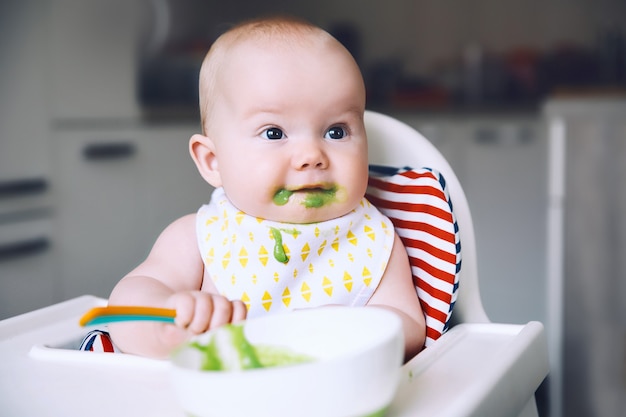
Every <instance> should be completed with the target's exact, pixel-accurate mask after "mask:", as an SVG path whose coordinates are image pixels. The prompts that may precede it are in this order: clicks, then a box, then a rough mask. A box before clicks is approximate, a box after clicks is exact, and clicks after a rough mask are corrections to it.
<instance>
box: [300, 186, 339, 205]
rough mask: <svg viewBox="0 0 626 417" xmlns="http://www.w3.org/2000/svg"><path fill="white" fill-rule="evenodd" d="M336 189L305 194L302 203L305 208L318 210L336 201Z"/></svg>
mask: <svg viewBox="0 0 626 417" xmlns="http://www.w3.org/2000/svg"><path fill="white" fill-rule="evenodd" d="M336 195H337V188H336V187H333V188H331V189H329V190H324V189H319V190H315V191H311V192H309V193H307V195H306V197H305V199H304V201H303V202H302V204H304V207H306V208H320V207H322V206H325V205H326V204H328V203H332V202H334V201H336Z"/></svg>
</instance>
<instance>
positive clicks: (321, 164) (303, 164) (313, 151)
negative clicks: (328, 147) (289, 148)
mask: <svg viewBox="0 0 626 417" xmlns="http://www.w3.org/2000/svg"><path fill="white" fill-rule="evenodd" d="M293 165H294V168H296V169H300V170H302V169H312V168H315V169H326V168H327V167H328V158H327V156H326V151H325V150H324V148H323V144H322V143H320V141H317V140H306V141H302V142H301V143H298V145H297V146H296V151H295V152H294V157H293Z"/></svg>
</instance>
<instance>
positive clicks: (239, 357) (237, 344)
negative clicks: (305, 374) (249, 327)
mask: <svg viewBox="0 0 626 417" xmlns="http://www.w3.org/2000/svg"><path fill="white" fill-rule="evenodd" d="M191 347H193V348H196V349H198V350H200V351H201V352H202V353H203V354H204V355H203V362H202V365H201V370H203V371H235V370H246V369H259V368H269V367H274V366H286V365H296V364H299V363H306V362H312V361H313V358H311V357H310V356H307V355H302V354H299V353H295V352H292V351H291V350H289V349H287V348H284V347H277V346H262V345H260V346H255V345H252V344H251V343H250V342H249V341H248V340H247V339H246V337H245V335H244V332H243V325H241V324H227V325H225V326H222V328H221V329H220V330H218V331H216V332H215V333H214V335H213V337H212V338H211V340H210V341H209V343H207V344H206V345H202V344H200V343H198V342H193V343H191Z"/></svg>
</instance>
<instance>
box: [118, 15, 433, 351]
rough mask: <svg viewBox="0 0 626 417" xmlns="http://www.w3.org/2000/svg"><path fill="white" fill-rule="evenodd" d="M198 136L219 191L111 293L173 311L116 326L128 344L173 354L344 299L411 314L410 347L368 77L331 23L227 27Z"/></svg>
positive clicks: (402, 253)
mask: <svg viewBox="0 0 626 417" xmlns="http://www.w3.org/2000/svg"><path fill="white" fill-rule="evenodd" d="M200 110H201V115H202V132H203V133H202V135H200V134H196V135H194V136H193V137H192V138H191V140H190V145H189V147H190V152H191V156H192V158H193V160H194V162H195V164H196V166H197V168H198V171H199V172H200V174H201V175H202V177H203V178H204V179H205V180H206V181H207V182H208V183H209V184H211V185H212V186H213V187H215V191H214V192H213V195H212V196H211V200H210V203H209V204H207V205H205V206H203V207H201V208H200V210H199V211H198V212H197V213H195V214H190V215H187V216H185V217H182V218H180V219H179V220H177V221H175V222H174V223H172V224H171V225H170V226H169V227H167V228H166V229H165V230H164V231H163V233H162V234H161V235H160V236H159V238H158V239H157V241H156V243H155V244H154V247H153V249H152V251H151V252H150V254H149V255H148V257H147V259H146V260H145V261H144V262H143V263H142V264H140V265H139V266H138V267H137V268H135V269H134V270H133V271H131V272H130V273H129V274H128V275H127V276H126V277H124V278H123V279H122V280H121V281H120V282H119V283H118V284H117V285H116V287H115V288H114V290H113V292H112V293H111V296H110V299H109V303H110V304H111V305H145V306H156V307H167V308H173V309H176V323H175V325H171V324H163V323H145V322H143V323H124V324H121V323H120V324H115V325H111V327H110V332H111V336H112V338H113V340H114V342H115V343H116V345H117V346H118V347H119V348H120V349H121V350H123V351H125V352H130V353H135V354H140V355H145V356H151V357H164V356H167V354H168V353H169V352H171V351H172V349H174V348H175V347H176V346H178V345H179V344H181V343H182V342H183V341H184V340H186V339H188V338H189V337H190V336H192V335H194V334H198V333H202V332H205V331H207V330H209V329H212V328H215V327H216V326H219V325H222V324H225V323H230V322H237V321H241V320H243V319H245V318H246V317H248V318H251V317H256V316H259V315H263V314H273V313H280V312H285V311H291V310H294V309H301V308H311V307H320V306H324V305H331V304H335V305H337V304H339V305H347V306H364V305H368V306H376V307H381V308H385V309H388V310H391V311H393V312H395V313H396V314H397V315H398V316H399V317H400V318H401V319H402V322H403V328H404V336H405V357H406V358H407V359H408V358H410V357H412V356H414V355H415V354H416V353H417V352H419V351H420V350H421V348H422V346H423V344H424V339H425V323H424V315H423V313H422V309H421V307H420V303H419V300H418V298H417V295H416V291H415V287H414V284H413V281H412V277H411V270H410V266H409V261H408V256H407V253H406V250H405V248H404V246H403V245H402V242H401V241H400V239H399V238H398V236H397V235H396V233H395V232H394V228H393V225H392V224H391V221H390V220H389V219H388V218H387V217H385V216H384V215H382V214H381V213H380V212H379V211H378V210H377V209H376V208H375V207H374V206H372V205H371V204H370V203H369V202H368V201H367V200H366V199H365V197H364V196H365V191H366V187H367V182H368V155H367V137H366V132H365V127H364V124H363V115H364V111H365V87H364V83H363V78H362V76H361V73H360V71H359V68H358V66H357V64H356V62H355V61H354V59H353V58H352V56H351V55H350V53H349V52H348V51H347V50H346V49H345V48H344V47H343V46H342V45H341V44H340V43H339V42H338V41H337V40H336V39H334V38H333V37H332V36H331V35H329V34H328V33H326V32H325V31H323V30H322V29H320V28H318V27H315V26H312V25H310V24H308V23H306V22H302V21H299V20H295V19H287V18H272V19H263V20H256V21H251V22H247V23H244V24H241V25H239V26H237V27H235V28H233V29H231V30H230V31H228V32H226V33H225V34H224V35H222V36H221V37H219V38H218V39H217V41H216V42H215V43H214V45H213V46H212V47H211V49H210V51H209V52H208V54H207V56H206V58H205V60H204V62H203V65H202V68H201V71H200Z"/></svg>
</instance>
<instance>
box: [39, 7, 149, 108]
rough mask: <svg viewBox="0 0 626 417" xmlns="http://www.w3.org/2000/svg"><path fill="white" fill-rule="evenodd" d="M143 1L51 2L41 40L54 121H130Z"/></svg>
mask: <svg viewBox="0 0 626 417" xmlns="http://www.w3.org/2000/svg"><path fill="white" fill-rule="evenodd" d="M149 6H150V4H149V3H148V2H147V1H145V0H139V1H126V0H107V1H98V0H81V1H73V0H52V1H51V4H50V6H49V9H50V11H49V13H48V16H47V22H46V27H47V28H48V33H47V36H46V37H45V38H43V40H44V41H45V42H46V43H47V45H48V50H49V51H50V53H49V54H47V55H46V57H47V59H48V62H47V65H46V68H48V77H49V79H48V84H49V89H50V91H49V99H50V112H51V118H52V119H53V120H67V119H83V120H84V119H89V120H94V119H100V120H102V119H125V120H127V119H133V118H137V117H139V116H140V107H139V105H138V104H137V98H136V92H137V89H136V79H137V72H138V67H139V60H140V58H141V57H140V54H139V51H140V50H141V42H142V39H143V38H142V29H143V28H145V24H144V20H145V18H148V17H150V16H151V12H152V10H151V8H150V7H149Z"/></svg>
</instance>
